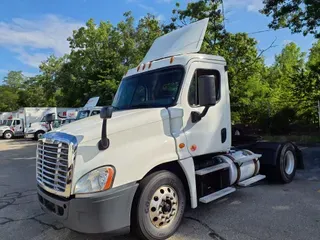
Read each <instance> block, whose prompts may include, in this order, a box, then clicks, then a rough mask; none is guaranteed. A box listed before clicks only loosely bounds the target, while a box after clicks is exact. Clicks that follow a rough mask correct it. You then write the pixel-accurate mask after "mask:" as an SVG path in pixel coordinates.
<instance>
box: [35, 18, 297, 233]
mask: <svg viewBox="0 0 320 240" xmlns="http://www.w3.org/2000/svg"><path fill="white" fill-rule="evenodd" d="M207 24H208V19H204V20H201V21H199V22H196V23H193V24H191V25H189V26H186V27H184V28H181V29H178V30H176V31H173V32H171V33H169V34H167V35H164V36H162V37H160V38H158V39H157V40H156V41H155V42H154V44H153V45H152V47H151V49H150V50H149V52H148V53H147V55H146V57H145V58H144V60H143V61H142V63H141V64H139V66H137V67H136V68H133V69H131V70H129V71H128V72H127V74H126V75H125V76H124V78H123V79H122V81H121V83H120V86H119V88H118V90H117V93H116V95H115V98H114V101H113V104H112V106H110V107H104V108H102V109H101V112H100V116H99V115H96V116H93V117H90V118H84V119H82V120H79V121H76V122H74V123H70V124H68V125H66V126H63V127H61V128H59V129H56V130H55V131H52V132H50V133H47V134H45V135H44V136H43V138H42V139H40V140H39V143H38V150H37V176H36V178H37V184H38V187H37V189H38V197H39V202H40V205H41V207H42V208H43V209H44V210H45V211H46V212H48V213H50V214H51V215H52V216H53V217H55V218H56V219H58V220H59V221H60V222H62V223H63V224H64V225H65V226H66V227H68V228H70V229H73V230H75V231H79V232H84V233H126V232H128V231H130V230H131V231H132V232H134V233H135V234H137V235H138V236H139V237H140V238H141V239H167V238H168V237H170V236H171V235H172V234H174V232H175V231H176V230H177V228H178V227H179V225H180V223H181V220H182V218H183V214H184V210H185V208H186V206H187V205H189V206H190V207H191V208H196V207H198V206H199V205H200V204H207V203H209V202H212V201H214V200H216V199H219V198H221V197H223V196H226V195H228V194H231V193H232V192H234V191H236V190H238V189H239V187H246V186H250V185H251V184H252V183H254V182H257V181H260V180H262V179H264V178H265V177H268V178H272V177H276V178H277V179H278V180H279V181H282V182H285V183H289V182H291V181H292V180H293V178H294V175H295V170H296V168H297V166H298V163H300V162H302V159H301V157H300V155H299V151H298V149H297V148H296V146H294V145H293V144H292V143H264V142H261V143H260V142H257V143H253V144H250V145H247V146H237V147H234V146H232V138H231V136H232V129H231V114H230V96H229V83H228V71H227V63H226V61H225V60H224V58H222V57H220V56H212V55H207V54H199V53H198V52H199V50H200V48H201V44H202V41H203V38H204V34H205V31H206V28H207ZM115 216H116V217H115Z"/></svg>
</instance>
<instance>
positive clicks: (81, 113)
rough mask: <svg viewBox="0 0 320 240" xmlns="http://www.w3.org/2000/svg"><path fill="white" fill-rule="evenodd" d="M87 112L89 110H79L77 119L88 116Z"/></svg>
mask: <svg viewBox="0 0 320 240" xmlns="http://www.w3.org/2000/svg"><path fill="white" fill-rule="evenodd" d="M89 113H90V111H89V110H84V111H80V112H79V113H78V115H77V120H79V119H82V118H86V117H88V116H89Z"/></svg>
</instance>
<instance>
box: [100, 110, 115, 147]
mask: <svg viewBox="0 0 320 240" xmlns="http://www.w3.org/2000/svg"><path fill="white" fill-rule="evenodd" d="M112 112H113V107H104V108H102V109H101V112H100V118H102V119H103V122H102V131H101V139H100V141H99V144H98V147H99V150H106V149H107V148H108V147H109V145H110V140H109V138H108V136H107V119H108V118H111V117H112Z"/></svg>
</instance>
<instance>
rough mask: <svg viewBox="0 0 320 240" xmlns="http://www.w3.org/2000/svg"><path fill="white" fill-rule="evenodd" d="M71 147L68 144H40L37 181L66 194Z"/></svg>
mask: <svg viewBox="0 0 320 240" xmlns="http://www.w3.org/2000/svg"><path fill="white" fill-rule="evenodd" d="M68 155H69V146H68V144H66V143H62V142H55V143H52V144H50V143H44V142H39V144H38V158H37V179H38V181H39V182H40V183H42V184H43V185H44V186H46V187H48V188H52V189H54V190H56V191H59V192H65V190H66V186H67V181H68V165H69V160H68V159H69V157H68Z"/></svg>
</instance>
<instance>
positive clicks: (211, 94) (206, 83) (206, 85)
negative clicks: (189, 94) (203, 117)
mask: <svg viewBox="0 0 320 240" xmlns="http://www.w3.org/2000/svg"><path fill="white" fill-rule="evenodd" d="M198 87H199V104H200V106H214V105H216V102H217V97H216V77H215V76H214V75H203V76H200V77H199V78H198Z"/></svg>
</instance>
